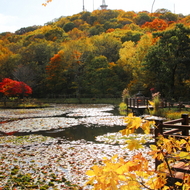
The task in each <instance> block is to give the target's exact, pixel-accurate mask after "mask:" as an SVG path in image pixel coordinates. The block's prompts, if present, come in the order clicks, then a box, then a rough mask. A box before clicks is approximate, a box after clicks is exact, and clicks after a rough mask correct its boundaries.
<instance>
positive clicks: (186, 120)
mask: <svg viewBox="0 0 190 190" xmlns="http://www.w3.org/2000/svg"><path fill="white" fill-rule="evenodd" d="M181 117H182V118H183V121H182V122H181V124H182V125H189V115H188V114H182V115H181ZM182 135H184V136H189V130H188V129H186V130H183V131H182Z"/></svg>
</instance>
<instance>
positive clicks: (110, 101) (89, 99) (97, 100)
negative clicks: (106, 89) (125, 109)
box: [39, 98, 121, 105]
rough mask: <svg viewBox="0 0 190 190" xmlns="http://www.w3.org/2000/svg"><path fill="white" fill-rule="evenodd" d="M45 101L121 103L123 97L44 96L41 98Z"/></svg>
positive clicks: (60, 102) (62, 102) (61, 102)
mask: <svg viewBox="0 0 190 190" xmlns="http://www.w3.org/2000/svg"><path fill="white" fill-rule="evenodd" d="M39 100H40V101H41V102H43V103H57V104H114V105H119V104H120V103H121V98H81V99H80V100H81V101H79V100H78V99H77V98H42V99H39Z"/></svg>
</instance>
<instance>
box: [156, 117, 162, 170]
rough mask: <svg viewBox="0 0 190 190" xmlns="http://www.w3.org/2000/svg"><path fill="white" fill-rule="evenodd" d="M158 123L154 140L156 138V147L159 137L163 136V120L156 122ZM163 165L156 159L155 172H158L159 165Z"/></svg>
mask: <svg viewBox="0 0 190 190" xmlns="http://www.w3.org/2000/svg"><path fill="white" fill-rule="evenodd" d="M155 122H156V128H155V132H154V135H155V136H154V138H155V145H157V141H158V136H159V135H163V120H155ZM160 163H161V161H160V160H158V159H155V170H157V167H158V165H159V164H160Z"/></svg>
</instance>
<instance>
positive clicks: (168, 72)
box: [144, 24, 190, 99]
mask: <svg viewBox="0 0 190 190" xmlns="http://www.w3.org/2000/svg"><path fill="white" fill-rule="evenodd" d="M189 35H190V29H189V28H185V27H184V25H183V24H177V25H176V26H175V27H174V28H173V29H170V30H166V31H163V32H159V33H155V37H159V38H160V40H159V41H158V42H157V44H156V45H154V46H153V47H151V49H150V50H149V52H148V54H147V56H146V58H145V62H144V64H145V65H146V69H148V71H149V77H150V76H151V80H149V81H151V83H152V86H155V87H156V88H157V89H158V90H159V91H160V92H161V94H162V95H164V96H166V97H173V98H176V99H177V97H180V96H184V93H185V91H186V90H185V89H183V90H182V91H181V90H180V91H179V89H181V87H183V86H184V81H185V80H188V79H189V71H190V64H189V62H190V56H189V55H190V38H189Z"/></svg>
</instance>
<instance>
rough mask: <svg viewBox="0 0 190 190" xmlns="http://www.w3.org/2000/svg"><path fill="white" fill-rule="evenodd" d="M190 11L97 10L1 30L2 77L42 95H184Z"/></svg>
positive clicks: (189, 86) (188, 86) (188, 79)
mask: <svg viewBox="0 0 190 190" xmlns="http://www.w3.org/2000/svg"><path fill="white" fill-rule="evenodd" d="M189 23H190V16H184V15H182V14H173V13H171V12H170V11H169V10H166V9H158V10H157V11H155V12H154V13H149V12H147V11H142V12H138V13H136V12H134V11H128V12H125V11H123V10H95V11H93V12H81V13H78V14H74V15H72V16H67V17H64V16H61V17H60V18H58V19H54V20H53V21H51V22H48V23H46V24H44V26H30V27H26V28H21V29H19V30H17V31H16V32H15V33H9V32H4V33H1V34H0V80H1V81H2V80H3V79H4V78H10V79H13V80H17V81H23V82H24V83H26V84H27V85H29V86H30V87H31V88H32V89H33V96H34V97H45V96H47V94H59V95H60V94H76V95H77V96H79V97H80V95H81V94H90V95H92V96H93V95H95V94H109V95H113V96H115V95H117V96H118V95H121V94H122V91H123V90H124V89H128V91H129V93H130V95H134V94H135V93H137V92H138V91H139V90H142V91H143V93H144V95H146V96H150V89H151V88H155V89H156V90H157V91H159V92H160V93H161V95H162V96H163V97H165V98H170V99H171V98H174V99H176V100H177V99H179V97H182V98H184V99H188V94H189V90H190V76H189V71H190V52H189V51H190V39H189V35H190V28H189V25H190V24H189Z"/></svg>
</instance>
